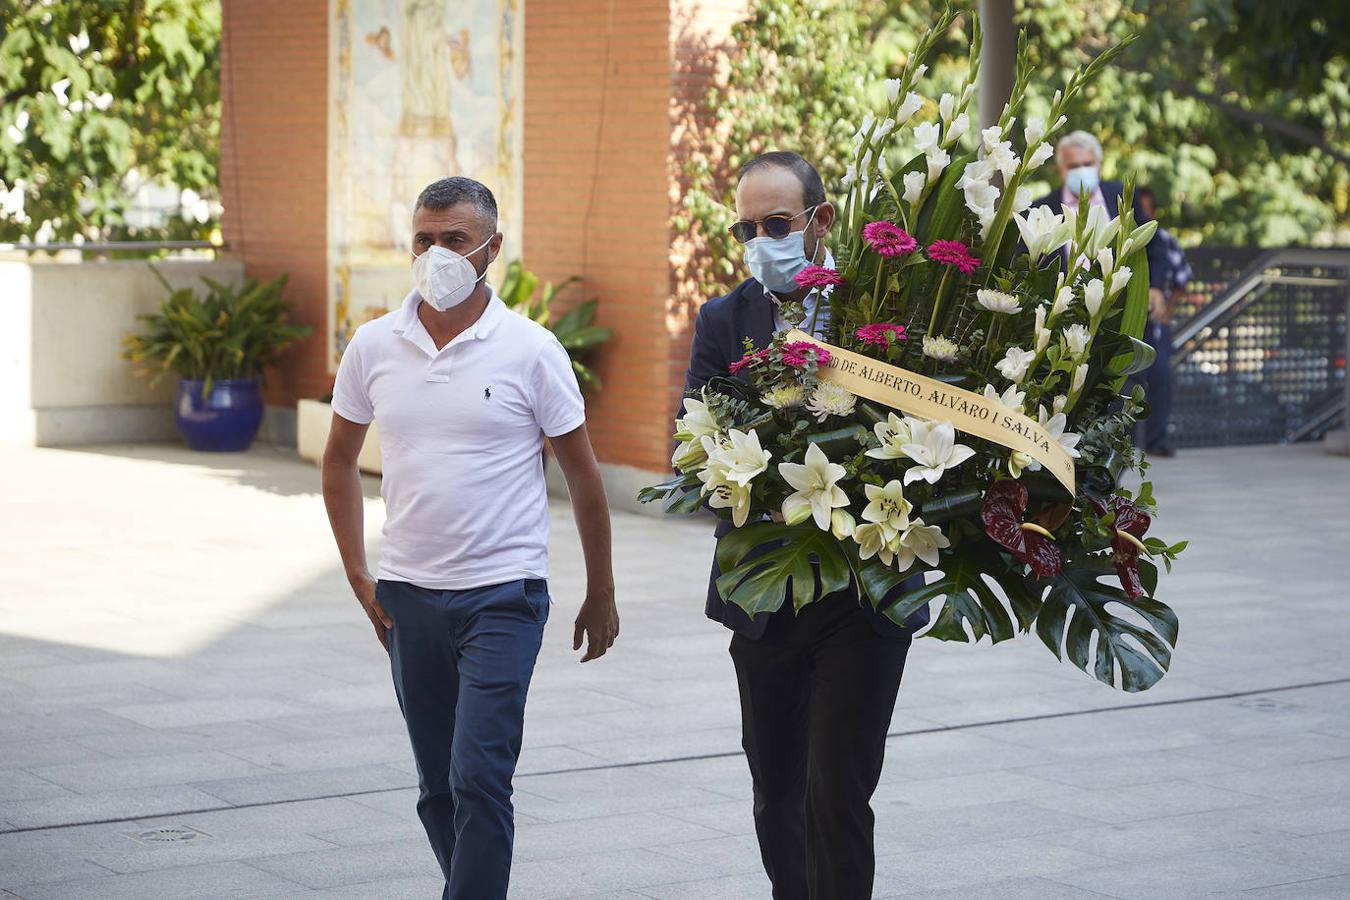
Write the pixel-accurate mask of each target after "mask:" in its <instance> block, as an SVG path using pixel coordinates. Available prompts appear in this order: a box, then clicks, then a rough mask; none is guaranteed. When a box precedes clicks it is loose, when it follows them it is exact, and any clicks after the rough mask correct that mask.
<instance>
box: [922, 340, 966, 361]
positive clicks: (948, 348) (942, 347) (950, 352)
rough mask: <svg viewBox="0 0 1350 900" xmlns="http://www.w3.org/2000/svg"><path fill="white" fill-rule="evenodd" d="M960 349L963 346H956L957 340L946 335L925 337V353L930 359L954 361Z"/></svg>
mask: <svg viewBox="0 0 1350 900" xmlns="http://www.w3.org/2000/svg"><path fill="white" fill-rule="evenodd" d="M960 351H961V348H960V347H958V346H956V342H955V341H951V340H948V339H947V338H945V337H941V336H938V337H925V338H924V339H923V355H924V356H926V357H928V358H929V359H936V360H937V361H938V362H954V361H955V360H956V355H957V354H958V353H959V352H960Z"/></svg>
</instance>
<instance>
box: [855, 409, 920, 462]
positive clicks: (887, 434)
mask: <svg viewBox="0 0 1350 900" xmlns="http://www.w3.org/2000/svg"><path fill="white" fill-rule="evenodd" d="M917 421H919V420H918V419H910V418H909V417H908V416H906V417H905V418H904V419H901V418H900V417H899V416H897V415H896V414H895V413H887V414H886V421H885V422H878V423H876V424H875V425H873V426H872V431H873V432H874V433H875V434H876V436H877V440H879V441H881V446H880V447H873V448H872V449H870V450H868V451H867V453H866V454H864V455H866V456H870V457H872V459H900V458H902V457H903V456H904V455H905V453H904V450H902V449H901V448H902V447H904V445H905V444H908V443H909V423H911V422H917Z"/></svg>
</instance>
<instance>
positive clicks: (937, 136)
mask: <svg viewBox="0 0 1350 900" xmlns="http://www.w3.org/2000/svg"><path fill="white" fill-rule="evenodd" d="M941 138H942V131H941V129H940V128H938V124H937V123H936V122H920V123H919V124H918V125H915V126H914V146H915V147H917V148H918V150H919V152H920V153H922V154H924V155H925V156H926V155H928V154H929V153H930V152H932V151H934V150H936V149H938V145H939V143H940V141H941Z"/></svg>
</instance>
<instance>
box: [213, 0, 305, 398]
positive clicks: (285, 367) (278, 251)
mask: <svg viewBox="0 0 1350 900" xmlns="http://www.w3.org/2000/svg"><path fill="white" fill-rule="evenodd" d="M222 7H223V8H222V13H223V23H222V41H221V74H220V82H221V83H220V90H221V101H222V102H221V123H220V132H221V134H220V143H221V147H220V182H221V184H220V187H221V199H222V202H223V205H224V207H225V212H224V221H223V223H222V225H223V231H224V236H225V242H226V243H227V244H229V253H230V255H231V256H232V257H235V258H242V259H243V260H244V263H245V270H246V273H247V274H248V275H250V276H253V277H256V278H259V279H268V278H275V277H276V276H277V275H280V274H282V273H288V274H289V275H290V281H289V282H288V284H287V288H286V298H287V299H288V300H289V301H290V303H291V307H292V314H291V317H292V319H293V320H294V321H296V322H300V323H303V324H306V325H310V326H312V327H313V329H314V334H313V335H312V336H311V337H310V338H309V340H307V341H305V342H304V343H303V344H300V345H297V346H296V347H294V348H292V349H291V350H290V351H289V352H288V353H287V354H286V357H285V360H284V362H283V363H282V365H281V367H280V368H279V369H278V370H277V371H274V372H269V373H268V390H267V401H268V403H269V404H277V405H283V406H291V405H293V404H294V403H295V401H296V400H297V399H298V398H301V397H317V396H319V395H320V394H322V393H324V392H325V391H327V390H328V388H329V378H328V372H327V364H326V358H325V347H326V343H325V333H326V332H327V329H328V325H327V282H326V275H325V267H326V264H327V253H328V207H327V202H328V200H327V197H328V0H288V2H286V3H274V2H269V0H223V3H222Z"/></svg>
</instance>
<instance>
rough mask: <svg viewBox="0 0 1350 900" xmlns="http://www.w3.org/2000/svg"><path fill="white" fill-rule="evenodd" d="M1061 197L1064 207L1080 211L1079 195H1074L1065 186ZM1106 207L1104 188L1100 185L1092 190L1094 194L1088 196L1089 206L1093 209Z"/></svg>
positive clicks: (1060, 194)
mask: <svg viewBox="0 0 1350 900" xmlns="http://www.w3.org/2000/svg"><path fill="white" fill-rule="evenodd" d="M1059 197H1060V202H1061V204H1062V205H1064V206H1066V207H1068V208H1069V209H1075V210H1076V209H1078V197H1077V195H1075V194H1074V192H1073V191H1071V190H1069V186H1068V185H1065V186H1063V187H1061V188H1060V189H1059ZM1105 205H1106V196H1105V195H1104V194H1103V193H1102V186H1101V185H1100V184H1099V185H1097V186H1096V187H1094V188H1093V189H1092V193H1091V194H1089V195H1088V206H1089V207H1093V206H1105Z"/></svg>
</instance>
